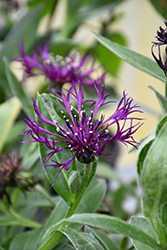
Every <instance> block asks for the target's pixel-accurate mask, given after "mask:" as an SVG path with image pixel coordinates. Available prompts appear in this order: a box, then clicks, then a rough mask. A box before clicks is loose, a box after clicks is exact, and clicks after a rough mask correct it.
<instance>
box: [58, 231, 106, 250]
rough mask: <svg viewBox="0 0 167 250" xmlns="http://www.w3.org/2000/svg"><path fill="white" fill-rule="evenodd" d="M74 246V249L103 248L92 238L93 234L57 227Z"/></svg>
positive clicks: (95, 249)
mask: <svg viewBox="0 0 167 250" xmlns="http://www.w3.org/2000/svg"><path fill="white" fill-rule="evenodd" d="M59 231H60V232H61V233H63V234H64V235H65V236H66V237H67V238H68V239H69V240H70V241H71V243H72V245H73V246H74V247H75V249H79V250H84V249H90V250H103V249H104V248H103V247H102V246H101V245H100V244H99V242H98V241H97V240H96V239H95V238H94V236H92V235H90V234H88V233H80V232H77V231H76V230H74V229H73V228H70V227H68V228H61V229H59Z"/></svg>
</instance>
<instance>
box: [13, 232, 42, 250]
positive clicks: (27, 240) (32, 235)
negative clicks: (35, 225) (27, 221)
mask: <svg viewBox="0 0 167 250" xmlns="http://www.w3.org/2000/svg"><path fill="white" fill-rule="evenodd" d="M39 233H40V229H35V230H32V231H29V232H24V233H22V234H19V235H17V236H15V237H14V239H13V240H12V242H11V244H10V248H9V249H10V250H16V249H18V250H19V249H21V250H32V249H34V245H35V244H36V239H37V238H38V235H39ZM20 247H21V248H20Z"/></svg>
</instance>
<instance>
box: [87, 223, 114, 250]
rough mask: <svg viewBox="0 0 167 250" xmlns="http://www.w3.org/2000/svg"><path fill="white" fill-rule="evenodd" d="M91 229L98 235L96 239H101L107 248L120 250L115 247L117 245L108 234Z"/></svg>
mask: <svg viewBox="0 0 167 250" xmlns="http://www.w3.org/2000/svg"><path fill="white" fill-rule="evenodd" d="M86 228H87V227H86ZM89 229H91V231H93V232H94V233H96V236H95V237H99V239H100V240H102V241H103V242H104V244H105V246H106V247H108V249H112V250H119V249H118V248H117V246H116V245H115V243H114V242H113V241H112V240H111V238H110V237H108V235H107V234H106V233H103V232H102V231H101V230H98V229H95V228H94V229H92V228H89Z"/></svg>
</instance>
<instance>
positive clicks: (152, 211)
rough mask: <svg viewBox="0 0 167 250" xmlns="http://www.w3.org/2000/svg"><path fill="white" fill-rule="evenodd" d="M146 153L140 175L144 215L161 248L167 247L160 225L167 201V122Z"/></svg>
mask: <svg viewBox="0 0 167 250" xmlns="http://www.w3.org/2000/svg"><path fill="white" fill-rule="evenodd" d="M157 134H158V135H157V137H156V139H155V140H154V142H153V143H152V145H151V146H150V148H149V151H148V152H147V155H146V158H145V161H144V164H143V170H142V173H141V185H142V189H143V207H144V214H145V216H146V217H147V218H148V219H149V221H150V222H151V224H152V226H153V228H154V230H155V232H156V233H157V235H158V237H159V240H160V242H161V244H162V246H165V245H167V242H166V238H165V235H164V228H163V225H162V221H161V218H162V214H161V212H162V206H163V205H164V204H165V203H166V201H167V192H166V190H167V182H166V176H167V154H166V150H165V149H166V142H167V122H166V123H164V124H163V126H162V127H161V130H160V131H159V129H158V133H157Z"/></svg>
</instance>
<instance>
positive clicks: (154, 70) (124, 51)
mask: <svg viewBox="0 0 167 250" xmlns="http://www.w3.org/2000/svg"><path fill="white" fill-rule="evenodd" d="M92 34H93V35H94V36H95V37H96V38H97V40H98V41H99V42H100V43H101V44H103V45H104V46H105V47H106V48H108V49H109V50H111V51H112V52H113V53H115V54H116V55H117V56H119V57H120V58H122V59H123V60H124V61H126V62H128V63H129V64H131V65H132V66H134V67H135V68H137V69H139V70H141V71H144V72H145V73H147V74H149V75H151V76H153V77H155V78H157V79H159V80H161V81H163V82H166V77H165V74H164V72H163V71H162V70H161V69H160V67H159V66H158V65H157V64H156V63H155V62H154V61H153V60H151V59H150V58H148V57H146V56H143V55H141V54H138V53H136V52H134V51H132V50H130V49H128V48H126V47H124V46H122V45H119V44H117V43H114V42H112V41H110V40H109V39H107V38H105V37H103V36H101V35H99V34H96V33H95V32H93V31H92Z"/></svg>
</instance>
